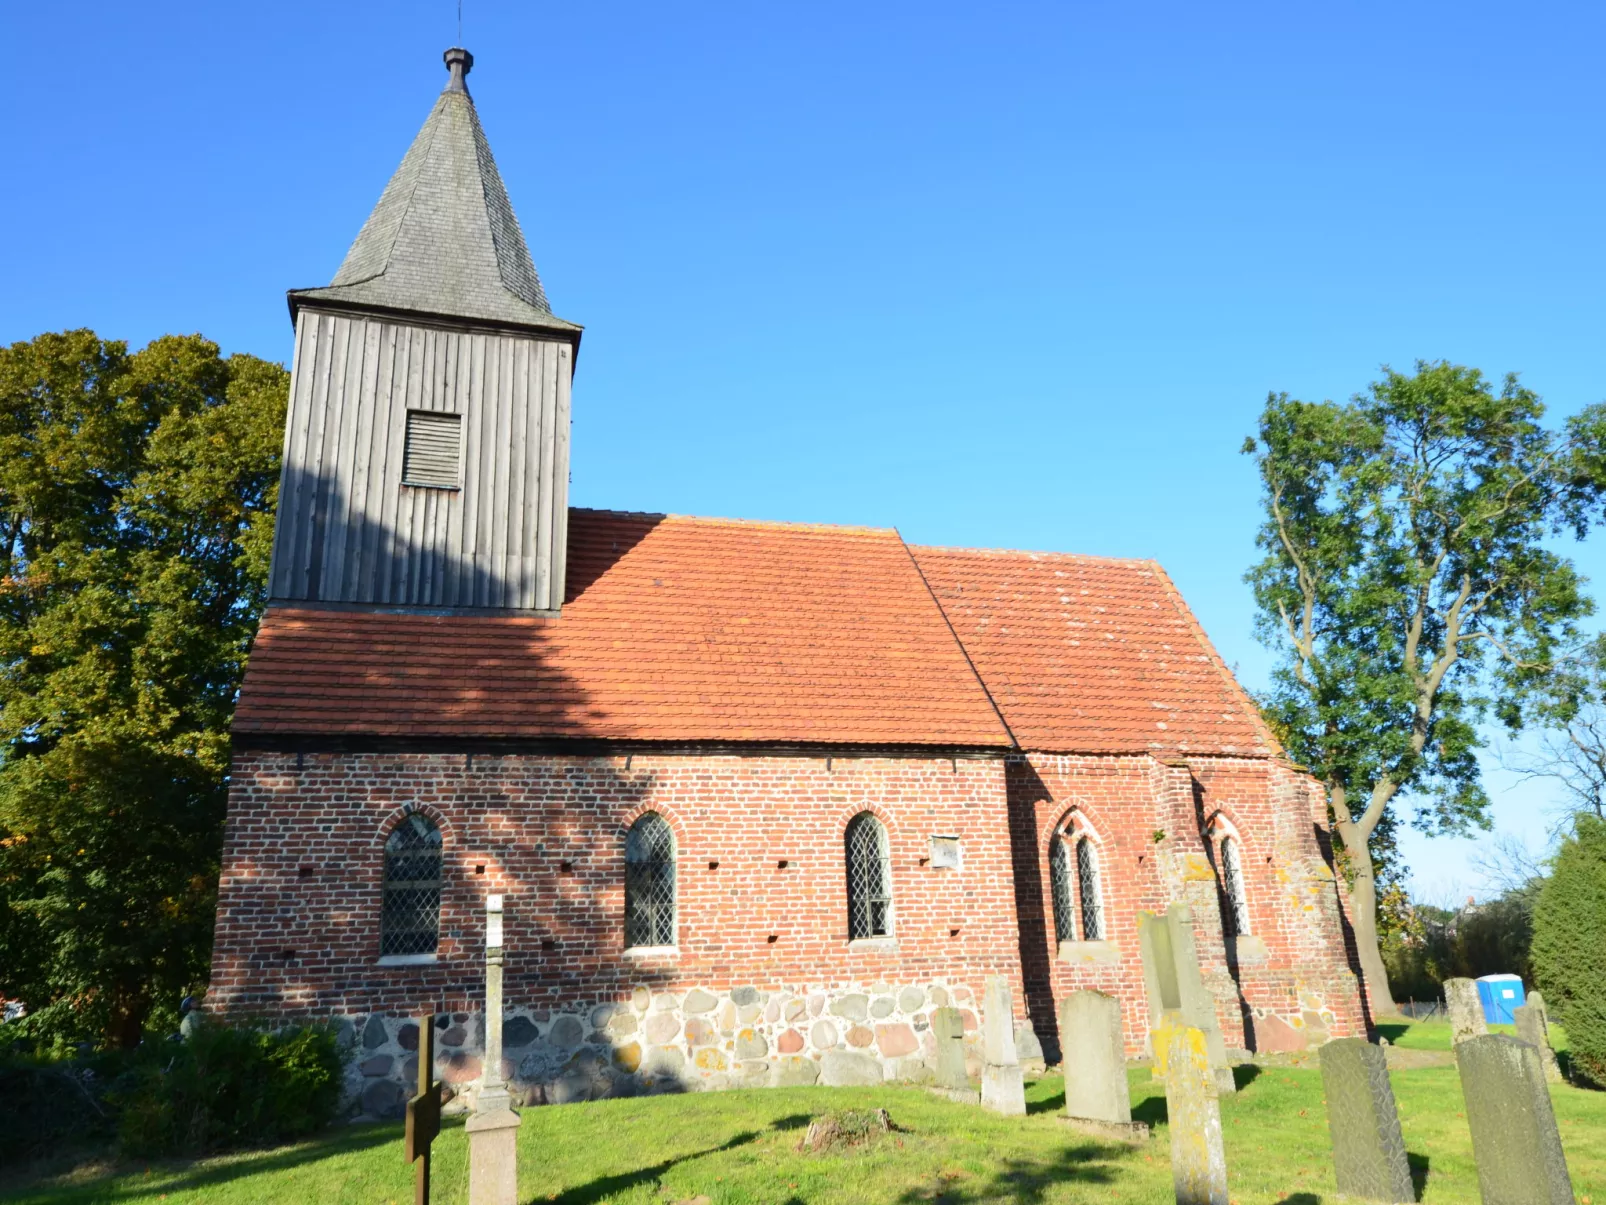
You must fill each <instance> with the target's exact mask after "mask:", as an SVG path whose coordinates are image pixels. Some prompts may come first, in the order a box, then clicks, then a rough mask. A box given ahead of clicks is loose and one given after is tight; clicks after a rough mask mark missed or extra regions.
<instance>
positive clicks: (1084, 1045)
mask: <svg viewBox="0 0 1606 1205" xmlns="http://www.w3.org/2000/svg"><path fill="white" fill-rule="evenodd" d="M1060 1049H1061V1050H1062V1051H1063V1052H1064V1059H1065V1118H1066V1120H1067V1121H1069V1122H1070V1123H1071V1124H1072V1125H1075V1126H1076V1127H1077V1128H1079V1129H1083V1130H1088V1131H1092V1132H1097V1133H1100V1134H1107V1135H1109V1136H1111V1137H1118V1138H1126V1139H1132V1140H1142V1139H1145V1138H1147V1137H1148V1136H1149V1127H1148V1126H1146V1125H1144V1124H1143V1123H1142V1122H1134V1121H1133V1120H1132V1094H1131V1092H1130V1091H1129V1090H1128V1088H1127V1082H1126V1053H1125V1048H1124V1043H1123V1041H1122V1037H1121V1002H1120V1001H1119V1000H1117V999H1116V998H1115V997H1114V996H1106V995H1105V994H1104V993H1103V992H1087V991H1078V992H1072V993H1071V994H1070V995H1069V996H1067V997H1066V998H1065V1001H1064V1003H1062V1004H1061V1005H1060Z"/></svg>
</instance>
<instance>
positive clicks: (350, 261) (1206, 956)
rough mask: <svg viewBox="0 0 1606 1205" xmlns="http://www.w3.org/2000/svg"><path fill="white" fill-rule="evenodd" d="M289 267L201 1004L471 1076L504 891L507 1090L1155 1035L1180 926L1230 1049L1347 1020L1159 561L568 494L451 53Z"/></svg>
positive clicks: (1247, 713)
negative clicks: (993, 1020)
mask: <svg viewBox="0 0 1606 1205" xmlns="http://www.w3.org/2000/svg"><path fill="white" fill-rule="evenodd" d="M445 57H446V63H447V67H448V71H449V78H448V82H447V84H446V88H445V90H444V91H443V92H442V93H441V94H440V97H439V98H438V99H437V100H436V102H435V106H434V108H433V110H432V111H431V112H430V115H429V118H428V120H427V121H426V122H425V123H424V126H423V129H422V130H421V131H420V132H419V133H418V136H417V137H416V139H415V140H414V141H413V143H412V146H411V148H410V149H409V150H408V151H407V154H406V156H405V158H403V160H402V162H401V166H400V167H399V168H398V169H397V171H396V173H395V175H394V176H393V177H392V178H391V180H390V183H389V184H388V185H387V186H386V188H385V190H384V192H383V194H382V195H381V196H380V198H379V202H378V204H377V205H376V206H375V208H374V210H373V212H372V214H371V215H370V216H369V218H368V220H367V222H366V223H365V224H364V226H363V227H362V230H361V231H360V233H359V234H358V235H357V239H356V241H355V242H354V243H353V244H352V246H351V249H350V250H349V251H348V252H347V254H346V258H345V260H344V262H343V263H342V264H341V266H340V269H339V271H338V272H337V273H336V274H335V277H334V280H333V282H332V283H331V284H329V286H328V287H326V288H311V289H301V290H296V291H293V292H292V293H291V294H290V311H291V314H292V317H293V320H294V323H295V359H294V373H293V383H292V387H291V399H290V409H289V421H288V425H287V430H286V433H285V442H284V469H283V478H282V484H281V491H280V496H279V512H278V527H277V532H276V537H275V543H274V552H273V565H272V575H271V589H270V595H271V602H270V604H269V606H268V608H267V611H266V613H265V614H264V616H263V619H262V625H261V630H260V632H259V634H258V636H257V639H256V644H255V647H254V649H253V651H252V654H251V659H250V664H249V668H248V670H247V673H246V677H245V682H244V686H243V688H242V690H241V694H240V700H239V707H238V711H237V713H236V717H235V723H234V747H235V753H234V768H233V777H232V785H231V793H230V802H229V815H228V827H227V835H226V839H225V847H224V855H223V874H222V883H221V892H220V898H219V903H218V918H217V939H216V951H215V955H214V962H213V971H212V981H211V987H210V991H209V994H208V997H207V1006H208V1008H209V1009H210V1010H212V1011H216V1012H222V1013H225V1014H233V1015H237V1016H247V1015H249V1016H254V1017H305V1018H324V1017H334V1018H337V1019H339V1020H340V1021H342V1022H344V1023H347V1024H349V1032H350V1033H351V1035H352V1037H353V1040H354V1041H355V1042H356V1043H357V1048H358V1049H357V1055H358V1057H357V1060H356V1061H355V1062H354V1064H353V1067H352V1071H351V1077H352V1080H351V1083H350V1085H349V1086H350V1087H351V1089H352V1092H353V1094H354V1095H355V1096H357V1097H358V1098H359V1099H360V1101H361V1107H363V1108H365V1109H367V1110H368V1111H370V1112H374V1113H386V1112H391V1111H393V1110H394V1109H395V1108H396V1107H397V1106H398V1105H399V1103H400V1101H401V1099H402V1097H403V1093H404V1086H403V1085H404V1084H405V1083H407V1082H408V1081H409V1080H410V1079H411V1078H412V1077H413V1074H414V1072H413V1069H412V1066H411V1065H410V1064H409V1058H410V1057H412V1056H410V1054H409V1052H410V1051H413V1050H416V1047H417V1032H416V1029H414V1028H413V1027H412V1025H411V1023H410V1022H409V1020H408V1018H409V1017H412V1016H416V1015H417V1014H419V1013H421V1012H424V1011H425V1010H434V1011H437V1012H440V1013H444V1014H447V1016H445V1017H443V1018H442V1022H441V1024H442V1027H443V1031H442V1033H441V1034H440V1035H439V1037H440V1048H441V1050H442V1051H443V1054H442V1056H441V1058H442V1064H441V1065H442V1070H443V1073H444V1075H445V1077H446V1078H447V1079H448V1080H449V1081H451V1082H453V1083H455V1084H458V1085H461V1086H469V1085H471V1083H472V1081H473V1080H474V1079H475V1078H476V1077H477V1076H478V1074H479V1071H480V1062H479V1050H480V1042H481V1028H480V1016H479V1012H478V1010H479V1009H480V1007H481V1005H480V1001H481V999H482V992H483V974H484V971H483V968H484V962H483V945H484V925H485V920H484V915H485V914H484V907H485V900H486V897H487V896H488V895H491V894H493V893H495V894H501V895H503V896H505V898H506V933H507V938H506V959H507V962H506V967H507V969H506V976H507V978H506V984H507V987H506V991H507V1002H508V1013H507V1018H506V1023H505V1034H506V1039H505V1040H506V1048H507V1067H506V1072H507V1073H508V1074H509V1075H510V1076H511V1077H512V1079H513V1082H514V1087H515V1090H516V1091H517V1092H519V1093H521V1094H522V1095H523V1096H524V1097H525V1098H526V1099H528V1100H531V1101H541V1100H547V1101H563V1100H572V1099H582V1098H588V1097H596V1096H603V1095H609V1094H621V1093H628V1092H634V1091H642V1090H653V1089H658V1090H664V1089H684V1088H699V1087H720V1086H726V1085H749V1084H796V1083H813V1082H822V1083H859V1082H879V1081H881V1080H883V1079H914V1080H918V1079H921V1078H923V1077H925V1076H927V1075H929V1073H930V1056H931V1052H932V1049H933V1044H932V1039H931V1035H930V1013H931V1010H932V1009H933V1008H935V1007H938V1006H941V1005H944V1004H950V1003H951V1004H954V1005H957V1006H958V1007H960V1008H961V1009H963V1010H965V1018H966V1026H967V1028H971V1027H973V1026H974V1023H975V1019H976V1018H975V1013H976V1010H977V1008H978V1006H979V1002H980V998H981V990H982V983H983V980H984V978H985V977H986V976H989V975H994V974H1001V975H1005V976H1007V977H1008V978H1009V980H1010V981H1011V982H1012V984H1013V985H1014V997H1015V1002H1016V1008H1017V1012H1018V1016H1017V1027H1018V1032H1019V1037H1020V1046H1021V1050H1022V1053H1023V1055H1024V1056H1026V1057H1028V1058H1031V1057H1046V1058H1047V1059H1048V1060H1050V1061H1052V1060H1053V1059H1055V1058H1056V1057H1057V1035H1056V1031H1055V1024H1056V1023H1055V1006H1056V1001H1057V1000H1058V999H1060V998H1062V997H1063V996H1064V995H1065V994H1066V993H1067V992H1069V991H1071V990H1072V989H1074V988H1082V987H1086V988H1096V989H1099V990H1101V991H1105V992H1108V993H1111V994H1113V995H1115V996H1117V997H1119V999H1120V1000H1121V1002H1122V1008H1123V1014H1124V1018H1125V1027H1126V1039H1127V1045H1128V1051H1129V1053H1132V1054H1139V1053H1142V1052H1143V1051H1144V1050H1145V1047H1146V1042H1147V1038H1146V1034H1147V1029H1148V1025H1149V1020H1150V1018H1149V1015H1148V1012H1149V1010H1148V1004H1147V1001H1146V999H1145V992H1144V977H1143V970H1142V965H1141V961H1140V957H1139V950H1138V941H1137V920H1136V917H1137V913H1138V912H1139V910H1153V911H1162V910H1164V909H1165V908H1166V906H1167V905H1169V904H1171V903H1175V902H1182V903H1186V904H1188V905H1189V906H1190V908H1191V912H1192V917H1193V922H1194V927H1195V935H1196V941H1197V946H1198V950H1199V955H1200V959H1201V963H1202V966H1203V975H1204V980H1205V984H1206V986H1207V988H1208V989H1209V990H1210V991H1211V993H1213V995H1214V998H1215V1002H1216V1009H1217V1014H1218V1018H1219V1021H1220V1025H1221V1029H1222V1032H1223V1034H1224V1035H1225V1038H1226V1043H1227V1045H1228V1047H1230V1048H1237V1049H1241V1050H1257V1049H1258V1050H1268V1049H1269V1050H1288V1049H1296V1048H1302V1047H1304V1046H1306V1045H1307V1044H1316V1043H1319V1042H1321V1041H1324V1040H1325V1039H1326V1038H1328V1037H1330V1036H1342V1035H1349V1034H1354V1033H1359V1032H1364V1029H1365V1021H1364V1017H1363V1001H1362V995H1361V991H1360V989H1359V985H1358V979H1357V973H1356V971H1355V960H1354V958H1353V955H1352V953H1351V952H1350V949H1349V947H1348V945H1347V942H1346V927H1347V926H1346V921H1345V908H1346V899H1345V896H1344V893H1343V890H1342V887H1341V884H1340V882H1339V881H1338V880H1336V879H1335V877H1334V873H1333V868H1332V857H1331V850H1330V847H1329V846H1328V845H1327V844H1326V842H1325V835H1324V822H1325V815H1326V812H1325V806H1324V802H1323V796H1322V792H1321V789H1320V788H1319V786H1318V785H1317V784H1316V783H1315V782H1314V781H1313V780H1312V779H1310V778H1309V777H1308V776H1306V775H1304V774H1302V773H1301V772H1299V771H1298V770H1297V769H1296V768H1294V767H1292V766H1290V765H1289V764H1288V762H1287V761H1286V760H1285V759H1284V758H1283V757H1282V755H1281V753H1280V751H1279V749H1278V746H1277V744H1276V741H1275V740H1274V738H1273V737H1272V735H1271V733H1270V732H1269V731H1268V730H1267V729H1266V727H1265V725H1264V724H1263V723H1262V722H1261V720H1260V718H1259V716H1258V715H1257V713H1256V710H1255V708H1254V706H1253V705H1252V704H1251V702H1250V700H1249V699H1248V697H1247V696H1246V695H1245V693H1244V692H1243V690H1242V689H1241V688H1240V687H1239V686H1238V684H1237V683H1236V682H1235V681H1234V680H1233V678H1232V676H1231V674H1230V673H1229V671H1228V670H1227V668H1226V666H1225V665H1224V664H1223V663H1222V661H1221V659H1220V658H1219V657H1218V656H1217V655H1216V652H1215V650H1214V649H1213V648H1212V647H1211V645H1210V642H1209V640H1208V639H1207V638H1206V637H1205V634H1204V632H1203V631H1202V630H1201V629H1200V627H1199V625H1198V623H1197V622H1196V621H1195V620H1194V618H1193V616H1192V614H1191V613H1190V612H1189V610H1188V608H1187V605H1186V604H1185V603H1184V602H1183V600H1182V598H1181V597H1180V595H1179V594H1178V593H1177V590H1176V588H1175V587H1174V586H1173V585H1172V583H1171V581H1170V580H1169V579H1168V578H1167V577H1166V574H1165V572H1164V571H1163V570H1162V569H1161V568H1160V567H1159V566H1158V565H1157V564H1155V563H1154V562H1153V561H1147V560H1117V559H1107V558H1101V557H1087V556H1075V555H1070V554H1063V553H1033V552H1015V551H1007V550H982V549H966V548H932V547H919V546H914V545H910V544H907V543H905V542H904V540H903V539H902V538H901V537H900V536H899V534H898V532H897V531H895V530H891V529H879V528H859V527H830V526H819V525H811V524H791V523H769V522H748V521H742V520H733V519H705V518H693V517H687V516H680V515H665V514H635V513H622V512H616V511H599V510H585V509H577V508H571V507H570V506H569V504H568V482H569V417H570V397H571V394H570V389H571V381H572V378H573V376H574V372H575V366H576V360H577V357H578V353H579V348H580V335H581V328H580V327H579V326H578V325H576V324H574V323H572V322H567V321H565V320H563V319H561V318H558V317H556V316H555V315H554V314H553V313H552V310H551V308H550V306H549V304H548V300H547V297H546V294H545V293H544V291H543V289H542V285H541V281H540V278H539V277H538V276H537V274H536V270H535V266H534V264H533V262H532V260H531V257H530V253H529V251H528V249H527V247H526V245H525V242H524V236H523V234H522V232H521V231H520V228H519V224H518V222H517V220H516V219H515V217H514V213H513V208H512V206H511V204H510V203H509V200H508V196H507V193H506V191H505V189H504V187H503V184H502V180H501V177H500V176H499V175H498V173H497V169H496V165H495V162H494V160H493V159H492V156H491V150H490V146H489V144H488V143H487V141H486V137H485V134H484V131H483V130H482V128H481V125H480V122H479V118H478V116H477V114H476V112H475V108H474V104H473V102H472V100H471V99H470V96H469V91H468V86H467V76H468V72H469V68H470V67H471V66H472V62H473V60H472V57H471V56H470V55H468V54H467V52H465V51H462V50H451V51H448V52H447V54H446V56H445Z"/></svg>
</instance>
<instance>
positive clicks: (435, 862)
mask: <svg viewBox="0 0 1606 1205" xmlns="http://www.w3.org/2000/svg"><path fill="white" fill-rule="evenodd" d="M440 935H441V830H440V829H438V828H437V827H435V824H434V822H433V821H431V820H430V818H429V817H428V816H424V815H421V814H420V813H418V812H414V813H413V814H412V815H410V816H408V817H407V818H406V819H404V820H403V821H402V822H401V823H400V824H398V825H397V826H396V827H395V828H393V829H392V830H391V832H390V836H389V837H387V838H385V898H384V907H383V910H382V911H381V913H380V918H379V952H380V954H382V955H384V954H433V953H435V947H436V946H437V945H438V944H439V943H440Z"/></svg>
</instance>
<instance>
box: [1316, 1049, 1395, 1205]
mask: <svg viewBox="0 0 1606 1205" xmlns="http://www.w3.org/2000/svg"><path fill="white" fill-rule="evenodd" d="M1321 1060H1322V1092H1323V1095H1324V1096H1325V1097H1326V1098H1327V1129H1328V1133H1329V1134H1330V1135H1331V1136H1332V1139H1333V1172H1334V1174H1335V1175H1336V1176H1337V1179H1338V1191H1339V1192H1341V1193H1346V1194H1348V1195H1349V1196H1352V1197H1359V1198H1360V1199H1361V1200H1363V1201H1388V1202H1391V1203H1393V1205H1399V1202H1402V1201H1415V1200H1416V1189H1415V1188H1414V1186H1413V1185H1412V1184H1411V1167H1410V1164H1409V1163H1408V1162H1407V1161H1406V1158H1405V1137H1404V1135H1402V1134H1401V1133H1400V1115H1399V1113H1398V1112H1397V1111H1396V1110H1395V1108H1394V1088H1393V1086H1392V1085H1391V1084H1390V1083H1389V1071H1388V1056H1387V1055H1385V1054H1384V1053H1383V1049H1382V1047H1380V1046H1373V1045H1372V1044H1371V1043H1370V1042H1368V1041H1367V1040H1366V1039H1365V1038H1339V1039H1337V1040H1336V1041H1332V1042H1328V1043H1327V1044H1326V1045H1324V1046H1323V1047H1322V1048H1321Z"/></svg>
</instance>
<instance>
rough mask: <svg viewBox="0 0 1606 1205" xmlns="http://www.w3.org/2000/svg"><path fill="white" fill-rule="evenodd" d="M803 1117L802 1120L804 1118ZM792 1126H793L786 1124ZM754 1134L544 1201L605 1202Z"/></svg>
mask: <svg viewBox="0 0 1606 1205" xmlns="http://www.w3.org/2000/svg"><path fill="white" fill-rule="evenodd" d="M782 1120H785V1121H794V1120H796V1119H795V1118H792V1117H788V1118H783V1119H782ZM805 1120H806V1119H805ZM789 1128H793V1129H795V1128H796V1127H795V1126H794V1127H789ZM757 1137H758V1133H757V1132H756V1131H754V1130H743V1131H742V1132H741V1133H740V1134H735V1135H733V1136H732V1137H731V1138H729V1139H727V1140H726V1141H725V1142H722V1143H720V1144H719V1145H718V1146H711V1147H709V1148H707V1149H706V1150H701V1151H693V1152H692V1153H691V1154H689V1155H681V1156H680V1157H679V1158H678V1159H665V1160H664V1161H663V1162H662V1163H654V1164H652V1165H651V1166H650V1167H638V1168H636V1169H635V1170H634V1171H628V1172H620V1173H618V1174H617V1175H613V1176H598V1177H597V1178H596V1179H595V1180H592V1181H591V1182H590V1183H589V1184H581V1185H578V1186H576V1187H574V1188H571V1189H569V1190H568V1191H567V1192H560V1193H559V1194H558V1195H557V1196H555V1197H546V1198H545V1200H548V1201H557V1202H559V1203H560V1205H593V1203H594V1202H597V1201H605V1200H607V1199H608V1198H609V1197H611V1196H613V1194H614V1193H618V1192H624V1191H625V1190H626V1189H629V1188H635V1187H637V1186H638V1185H642V1184H652V1183H655V1182H656V1181H658V1180H661V1179H662V1178H663V1177H664V1176H665V1175H666V1174H667V1173H668V1172H669V1170H670V1169H671V1168H674V1167H678V1166H679V1165H680V1164H682V1163H690V1162H691V1161H692V1160H693V1159H701V1158H703V1157H704V1156H705V1155H717V1154H719V1153H720V1152H721V1151H728V1150H733V1149H734V1148H736V1147H739V1146H746V1145H747V1144H748V1143H749V1142H752V1141H753V1139H755V1138H757Z"/></svg>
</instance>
